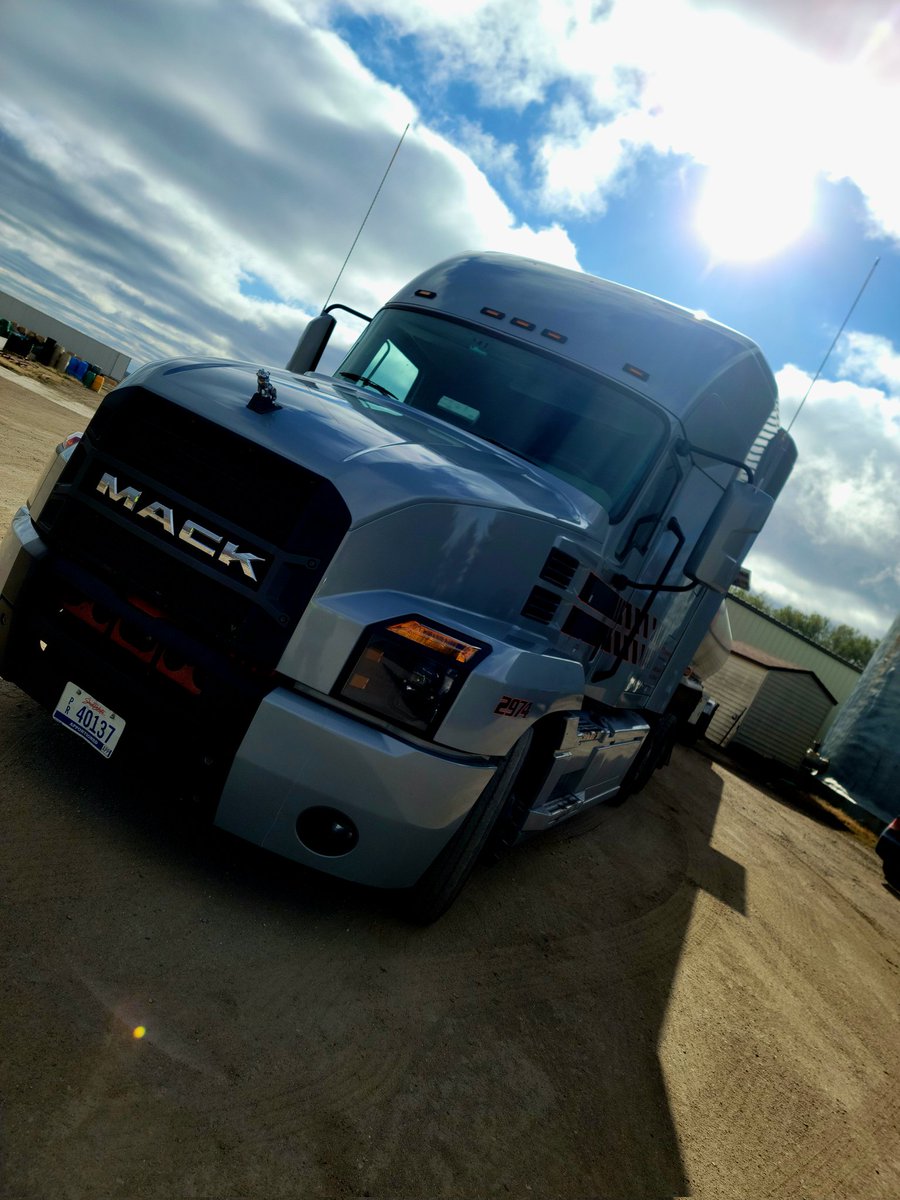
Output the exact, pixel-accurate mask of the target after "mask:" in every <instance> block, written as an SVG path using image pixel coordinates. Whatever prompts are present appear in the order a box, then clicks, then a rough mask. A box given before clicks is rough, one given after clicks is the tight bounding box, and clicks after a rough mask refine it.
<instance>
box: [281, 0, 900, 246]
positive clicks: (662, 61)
mask: <svg viewBox="0 0 900 1200" xmlns="http://www.w3.org/2000/svg"><path fill="white" fill-rule="evenodd" d="M296 3H297V5H298V7H302V5H301V3H300V0H296ZM828 3H829V14H830V15H829V19H828V21H823V19H822V13H821V8H820V5H818V4H815V5H809V4H806V5H799V4H794V5H785V6H782V5H780V4H778V5H776V3H775V0H771V3H767V4H763V5H762V11H760V6H759V5H758V4H757V3H756V0H753V3H750V2H749V0H748V2H746V3H740V2H734V3H732V4H730V5H727V4H726V5H723V4H721V3H718V2H717V3H715V4H712V3H704V2H703V0H618V2H616V3H611V4H592V3H589V2H588V0H531V2H529V3H525V2H522V0H465V2H463V3H457V4H455V5H453V6H444V5H437V4H434V3H432V2H431V0H333V2H332V3H324V2H323V3H321V5H320V7H319V12H320V13H322V14H323V15H324V14H328V15H329V16H333V15H335V14H340V13H343V12H347V11H352V12H354V13H357V14H361V15H364V16H368V17H370V18H384V19H385V20H386V21H387V22H388V28H389V33H388V34H386V35H385V36H386V37H389V36H390V33H393V35H394V36H395V37H397V36H399V35H412V36H414V37H415V38H417V39H418V42H419V45H420V46H421V48H422V50H423V52H424V54H425V55H426V56H427V60H428V71H429V81H430V84H431V85H432V86H435V85H437V84H439V83H440V82H441V81H444V82H447V81H449V80H450V79H457V80H458V79H465V80H467V81H468V82H469V83H470V84H471V85H472V86H473V87H474V88H475V89H476V90H477V91H478V93H479V94H480V96H481V98H482V101H483V103H485V104H488V105H494V106H496V107H499V108H508V109H512V110H516V111H521V110H523V109H525V108H526V107H527V106H529V105H531V106H533V109H532V110H530V111H531V112H532V116H534V115H535V114H536V115H537V116H538V119H537V121H534V120H532V122H531V123H532V126H533V127H534V128H535V135H534V141H535V162H536V165H537V166H538V167H539V169H540V171H541V174H542V179H541V191H542V197H543V201H544V203H545V204H546V205H547V206H548V207H550V208H552V209H554V210H559V208H560V207H561V206H565V207H567V208H568V209H570V210H571V211H572V212H575V213H586V212H592V213H601V212H602V211H603V209H604V207H605V203H606V200H607V198H608V196H609V194H610V191H611V190H614V189H615V187H616V186H617V185H618V179H619V176H620V174H621V173H622V172H623V171H627V169H628V167H629V164H630V162H631V160H632V158H633V155H634V153H635V151H636V150H637V149H641V148H645V149H646V148H649V149H651V150H654V151H656V152H658V153H660V154H669V153H674V154H678V155H685V156H688V157H689V158H691V159H692V160H694V161H695V162H698V163H701V164H704V165H706V166H708V167H710V169H711V170H712V171H713V172H714V173H715V174H716V175H717V176H720V177H725V178H726V179H729V180H735V181H741V182H742V183H743V186H744V188H745V190H747V189H751V188H752V189H754V190H758V189H760V188H761V186H762V185H765V186H766V187H768V188H770V189H771V188H777V189H779V190H780V191H781V192H785V191H793V190H799V189H803V190H806V191H810V189H811V186H812V183H813V181H814V180H815V179H816V178H817V177H822V176H824V177H826V178H829V179H832V180H840V179H845V178H847V179H851V180H852V181H853V182H854V183H855V184H856V185H857V186H858V187H859V188H860V189H861V190H862V192H863V194H864V196H865V198H866V202H867V205H868V211H869V216H870V219H871V221H872V224H873V226H874V227H876V228H878V229H879V230H882V231H884V232H886V233H888V234H889V235H891V236H893V237H897V238H900V176H898V172H897V171H896V169H895V165H894V162H893V159H892V156H891V155H890V154H886V153H885V152H884V145H883V141H882V139H880V138H878V137H870V136H866V134H867V131H869V130H870V129H871V128H872V127H873V124H874V123H877V122H879V121H880V120H882V119H883V114H885V113H890V112H895V111H897V109H898V108H900V70H893V69H892V67H893V66H894V65H897V66H900V49H898V38H897V32H896V24H897V19H896V16H895V15H889V17H888V19H887V20H884V19H882V20H880V21H879V20H878V19H877V17H878V16H879V14H878V6H877V4H876V3H875V2H874V0H862V3H861V4H860V5H859V6H856V5H853V6H848V5H846V4H843V5H842V4H840V3H839V0H828ZM780 8H783V9H784V11H783V12H781V13H779V9H780ZM854 10H856V11H854ZM831 35H834V36H831ZM541 108H543V111H541ZM735 186H737V182H736V183H735Z"/></svg>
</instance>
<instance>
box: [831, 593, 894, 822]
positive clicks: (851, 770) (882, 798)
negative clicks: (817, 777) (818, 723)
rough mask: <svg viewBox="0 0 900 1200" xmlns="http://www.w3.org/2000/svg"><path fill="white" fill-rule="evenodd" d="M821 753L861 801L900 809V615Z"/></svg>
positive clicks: (883, 809)
mask: <svg viewBox="0 0 900 1200" xmlns="http://www.w3.org/2000/svg"><path fill="white" fill-rule="evenodd" d="M822 753H823V754H824V755H825V756H826V757H827V758H829V759H830V760H831V774H832V776H833V777H834V778H835V779H836V780H837V781H838V783H840V784H841V786H842V787H844V788H846V790H847V791H848V792H849V793H850V795H851V796H852V797H853V799H854V800H856V802H857V803H858V804H861V805H862V806H863V807H864V808H867V809H869V810H870V811H871V812H874V813H875V815H876V816H879V817H882V818H884V819H885V820H890V819H892V818H893V817H895V816H897V815H898V814H900V617H898V618H897V619H896V621H894V623H893V625H892V626H891V628H890V629H889V630H888V633H887V636H886V637H885V639H884V641H883V642H882V643H881V645H880V646H879V647H878V649H877V650H876V651H875V653H874V654H873V656H872V659H871V661H870V662H869V665H868V666H867V667H866V669H865V671H863V673H862V675H861V677H860V680H859V683H858V684H857V685H856V688H855V689H854V691H853V693H852V694H851V696H850V698H849V699H848V700H847V702H846V704H845V705H844V707H843V708H842V709H841V712H840V713H839V714H838V716H837V718H836V720H835V722H834V725H833V726H832V727H831V729H830V730H829V733H828V736H827V738H826V739H825V744H824V745H823V746H822Z"/></svg>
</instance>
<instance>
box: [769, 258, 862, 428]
mask: <svg viewBox="0 0 900 1200" xmlns="http://www.w3.org/2000/svg"><path fill="white" fill-rule="evenodd" d="M880 262H881V259H880V258H876V259H875V261H874V262H873V263H872V266H871V268H870V270H869V273H868V275H867V276H866V278H865V280H864V282H863V285H862V287H861V288H860V289H859V291H858V292H857V293H856V299H855V300H854V301H853V303H852V304H851V305H850V308H849V310H848V312H847V315H846V317H844V320H843V323H842V325H841V327H840V329H839V330H838V331H837V333H836V334H835V335H834V341H833V342H832V343H831V345H830V346H829V347H828V353H827V354H826V355H825V357H824V358H823V359H822V361H821V362H820V363H819V369H818V371H816V373H815V375H814V376H813V380H812V383H811V384H810V385H809V387H808V388H807V389H806V395H804V397H803V399H802V400H801V401H800V404H799V407H798V408H797V411H796V412H795V413H794V415H793V416H792V417H791V424H790V425H788V427H787V432H788V433H790V432H791V425H793V424H794V422H795V421H796V420H797V418H798V417H799V416H800V409H801V408H802V407H803V405H804V404H805V403H806V398H807V396H808V395H809V393H810V392H811V391H812V390H813V386H814V384H815V382H816V380H817V379H818V378H819V376H820V375H821V374H822V372H823V371H824V370H825V364H826V363H827V362H828V360H829V358H831V352H832V350H833V349H834V348H835V346H836V345H837V343H838V338H839V337H840V336H841V334H842V333H843V332H844V328H845V326H846V324H847V322H848V321H849V320H850V318H851V317H852V316H853V310H854V308H856V306H857V304H859V298H860V296H862V294H863V292H864V291H865V290H866V288H867V287H868V286H869V280H870V279H871V278H872V276H873V275H874V274H875V268H876V267H877V266H878V264H879V263H880Z"/></svg>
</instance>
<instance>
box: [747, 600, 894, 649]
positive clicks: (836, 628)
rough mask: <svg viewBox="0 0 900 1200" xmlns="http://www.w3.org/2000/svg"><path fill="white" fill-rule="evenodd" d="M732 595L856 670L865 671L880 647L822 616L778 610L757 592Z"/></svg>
mask: <svg viewBox="0 0 900 1200" xmlns="http://www.w3.org/2000/svg"><path fill="white" fill-rule="evenodd" d="M731 595H732V596H736V597H737V598H738V599H739V600H743V601H744V603H745V604H749V605H751V606H752V607H753V608H755V609H758V610H759V611H760V612H763V613H766V614H767V615H768V616H770V617H774V618H775V620H776V621H780V622H781V623H782V625H787V626H788V628H789V629H795V630H796V631H797V633H802V634H803V636H804V637H807V638H809V640H810V641H811V642H815V643H816V645H818V646H822V647H823V649H825V650H830V651H831V652H832V654H837V655H838V656H839V657H840V658H843V659H844V660H845V661H846V662H848V663H852V664H853V666H855V667H860V668H862V667H864V666H865V665H866V663H867V662H868V661H869V659H870V658H871V657H872V655H873V654H874V653H875V649H876V647H877V645H878V643H877V642H876V641H874V640H873V639H872V638H870V637H866V635H865V634H864V633H860V631H859V630H858V629H853V628H852V627H851V626H850V625H832V623H831V621H830V620H829V619H828V617H823V616H822V614H821V613H816V612H813V613H805V612H801V610H800V609H799V608H794V607H793V606H792V605H790V604H785V605H783V606H782V607H781V608H775V606H774V605H773V604H770V603H769V601H768V600H767V599H766V598H765V596H761V595H759V593H757V592H745V591H744V589H743V588H732V589H731Z"/></svg>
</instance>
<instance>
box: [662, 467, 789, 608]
mask: <svg viewBox="0 0 900 1200" xmlns="http://www.w3.org/2000/svg"><path fill="white" fill-rule="evenodd" d="M774 503H775V501H774V500H773V498H772V497H771V496H769V495H767V494H766V493H765V492H761V491H760V490H759V488H757V487H754V486H753V485H752V484H750V483H744V482H743V481H742V480H737V479H735V480H732V482H731V483H730V484H729V485H728V487H727V488H726V490H725V493H724V495H723V496H722V499H721V500H720V501H719V503H718V504H717V505H716V508H715V511H714V512H713V515H712V516H711V517H710V518H709V521H707V523H706V528H705V529H704V530H703V533H701V535H700V538H699V540H698V542H697V545H696V546H695V547H694V549H693V550H692V551H691V554H690V557H689V558H688V560H687V563H686V564H685V568H684V573H685V575H687V576H688V578H689V579H693V580H695V581H696V582H697V583H702V584H705V585H706V586H707V587H710V588H712V589H713V591H715V592H719V593H721V594H722V595H723V596H724V595H725V593H726V592H727V591H728V589H729V588H730V587H731V585H732V584H733V583H734V581H735V579H736V577H737V574H738V571H739V569H740V566H741V563H742V562H743V561H744V557H745V556H746V554H747V552H748V551H749V549H750V547H751V546H752V545H753V543H754V542H755V541H756V535H757V534H758V533H759V531H760V530H761V529H762V527H763V525H765V523H766V520H767V519H768V516H769V513H770V512H771V511H772V505H773V504H774Z"/></svg>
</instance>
